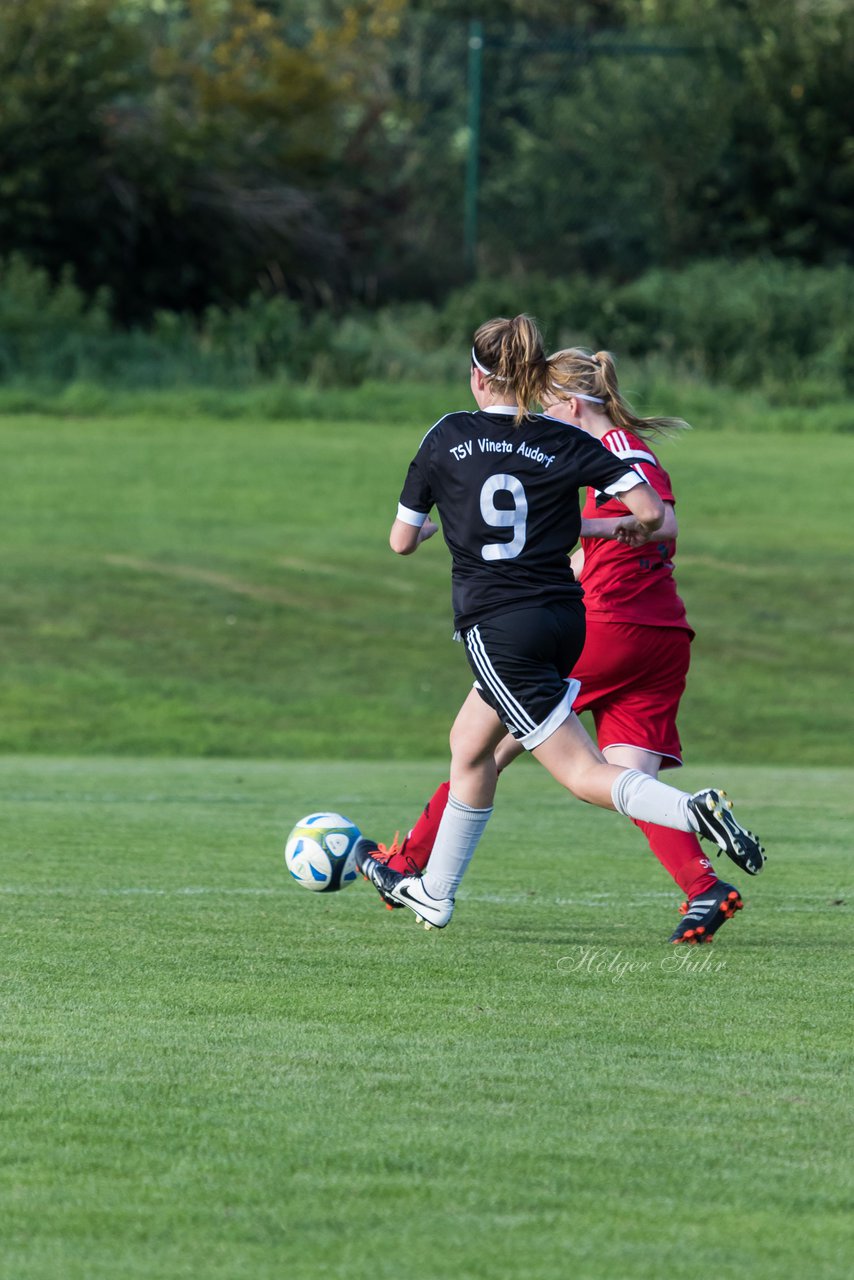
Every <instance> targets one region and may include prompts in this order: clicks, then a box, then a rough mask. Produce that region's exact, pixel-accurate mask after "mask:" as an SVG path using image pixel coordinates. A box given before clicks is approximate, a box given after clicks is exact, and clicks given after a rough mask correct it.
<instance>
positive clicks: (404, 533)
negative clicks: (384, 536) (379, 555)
mask: <svg viewBox="0 0 854 1280" xmlns="http://www.w3.org/2000/svg"><path fill="white" fill-rule="evenodd" d="M438 528H439V526H438V525H437V524H436V522H435V521H434V520H431V519H430V518H429V516H428V518H427V519H426V520H425V521H424V523H423V524H421V525H415V524H407V522H406V521H405V520H401V519H400V518H399V517H398V518H397V519H395V522H394V524H393V525H392V526H391V533H390V534H389V536H388V542H389V546H390V547H391V549H392V551H395V552H397V554H398V555H399V556H411V555H412V553H413V551H415V550H416V549H417V548H418V547H419V546H420V545H421V543H422V542H426V541H427V539H428V538H432V537H433V534H434V533H436V532H437V530H438Z"/></svg>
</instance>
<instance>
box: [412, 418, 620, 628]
mask: <svg viewBox="0 0 854 1280" xmlns="http://www.w3.org/2000/svg"><path fill="white" fill-rule="evenodd" d="M514 414H515V409H512V408H509V407H507V406H500V405H497V406H490V408H489V409H488V410H478V411H476V412H474V413H465V412H461V413H450V414H448V415H447V416H446V417H444V418H441V419H440V420H439V422H437V423H436V425H435V426H434V427H433V428H432V429H431V430H430V431H428V433H427V435H426V436H425V437H424V439H423V440H422V441H421V446H420V448H419V450H418V452H417V454H416V455H415V457H414V458H413V460H412V462H411V463H410V466H409V471H408V473H407V476H406V481H405V483H404V486H403V491H402V493H401V495H400V506H399V507H398V518H399V519H401V520H403V521H405V522H406V523H408V524H413V525H420V524H422V523H423V521H424V519H425V518H426V516H427V515H428V514H429V512H430V510H431V508H432V507H433V506H435V507H437V509H438V512H439V518H440V519H441V522H442V532H443V534H444V537H445V542H446V543H447V544H448V549H449V551H450V553H451V557H452V560H453V570H452V599H453V607H454V622H455V625H456V626H457V627H458V628H459V629H460V630H463V629H465V628H466V627H470V626H473V625H474V624H475V623H477V622H481V621H483V620H484V619H486V618H489V617H493V616H495V615H496V614H499V613H504V612H506V611H508V610H510V609H514V608H520V607H524V606H526V605H528V604H533V603H538V602H545V601H548V600H555V599H563V598H566V597H567V596H573V595H576V596H578V595H581V594H582V592H581V588H580V586H579V585H578V583H577V582H576V580H575V577H574V575H573V572H572V569H571V568H570V564H569V560H568V558H567V557H568V555H569V552H570V551H572V549H573V547H574V546H575V544H576V543H577V541H578V536H579V532H580V529H581V514H580V509H579V500H578V491H579V489H584V488H585V487H586V486H587V485H593V486H594V487H595V488H597V489H599V490H600V491H602V492H605V493H613V494H617V493H624V492H625V491H626V490H628V489H631V488H633V487H634V486H635V485H637V484H640V483H642V478H641V477H640V476H639V475H638V473H637V472H636V471H633V470H631V469H630V468H629V467H628V466H627V464H626V463H625V462H623V461H621V460H620V459H619V458H616V457H615V456H614V454H613V453H611V452H609V450H608V449H606V448H605V447H604V446H603V445H602V444H600V443H599V441H598V440H595V439H593V437H592V436H589V435H587V433H586V432H584V431H581V430H580V429H579V428H578V427H571V426H567V425H566V423H563V422H559V421H558V420H557V419H556V418H549V417H547V416H546V415H543V414H535V415H532V416H531V417H528V418H525V419H524V420H523V421H522V423H521V424H520V425H519V426H516V424H515V422H514Z"/></svg>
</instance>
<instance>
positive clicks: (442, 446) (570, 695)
mask: <svg viewBox="0 0 854 1280" xmlns="http://www.w3.org/2000/svg"><path fill="white" fill-rule="evenodd" d="M550 385H551V375H550V363H549V360H548V359H547V357H546V355H545V352H544V349H543V343H542V339H541V337H540V334H539V331H538V329H537V327H536V325H535V324H534V322H533V321H532V320H531V319H530V318H529V317H527V316H524V315H520V316H516V317H515V319H512V320H507V319H496V320H490V321H488V322H487V323H486V324H483V325H481V326H480V328H479V329H478V330H477V332H476V333H475V335H474V345H473V347H472V367H471V390H472V394H473V396H474V399H475V401H476V403H477V406H478V407H477V410H476V411H474V412H459V413H451V414H447V415H446V416H445V417H444V418H442V419H440V421H439V422H437V423H436V425H435V426H434V427H433V428H432V429H431V430H430V431H429V432H428V433H427V435H426V436H425V437H424V439H423V440H422V442H421V445H420V447H419V449H418V452H417V454H416V456H415V458H414V459H413V461H412V463H411V464H410V467H409V472H408V474H407V477H406V481H405V483H404V486H403V491H402V493H401V496H400V503H399V505H398V512H397V518H396V519H395V521H394V524H393V525H392V529H391V534H390V539H389V541H390V543H391V547H392V550H394V551H396V552H397V553H398V554H399V555H409V554H411V553H412V552H413V551H415V550H416V549H417V547H418V546H419V545H420V544H421V543H422V542H423V541H425V540H426V539H427V538H429V537H431V536H432V535H433V534H434V533H435V532H436V529H437V526H436V525H435V524H434V523H433V522H432V521H431V520H430V519H429V513H430V511H431V509H432V508H433V507H434V506H435V507H436V508H437V509H438V512H439V517H440V519H441V522H442V532H443V535H444V538H445V541H446V543H447V545H448V549H449V550H450V553H451V558H452V565H453V567H452V584H453V590H452V598H453V607H454V622H455V625H456V627H457V631H458V634H459V637H460V639H461V640H462V641H463V643H464V645H465V649H466V656H467V658H468V661H469V665H470V666H471V668H472V671H473V672H474V675H475V685H474V688H473V689H472V691H471V693H470V694H469V696H468V697H467V698H466V701H465V702H464V703H463V706H462V708H461V709H460V712H459V714H458V715H457V718H456V720H455V722H454V725H453V728H452V730H451V775H450V778H451V781H450V794H449V798H448V804H447V807H446V809H445V813H444V814H443V816H442V821H441V824H440V826H439V830H438V832H437V836H436V841H435V844H434V846H433V851H432V854H431V856H430V861H429V864H428V866H427V868H426V870H425V872H424V875H423V876H419V875H406V874H403V873H401V872H397V871H393V870H391V869H390V868H388V867H386V866H385V865H384V864H383V863H382V862H381V861H379V860H378V859H376V858H374V857H372V854H373V853H375V852H376V850H377V845H376V843H375V842H374V841H372V840H369V839H367V838H366V837H362V839H361V840H360V841H359V842H358V845H357V854H356V864H357V866H358V867H359V869H360V871H361V872H362V873H363V875H365V877H366V878H367V879H368V880H370V881H371V883H372V884H373V885H374V887H375V888H376V889H377V890H378V891H379V893H380V894H381V896H382V897H383V898H384V899H385V900H386V901H387V902H389V903H394V904H396V905H400V906H405V907H409V908H410V909H411V910H412V911H413V912H414V913H415V915H416V916H417V917H418V919H419V920H421V921H422V922H423V923H425V924H426V925H428V926H434V927H436V928H443V927H444V926H445V925H446V924H447V923H448V921H449V920H450V918H451V915H452V913H453V909H454V896H455V894H456V890H457V888H458V887H459V884H460V882H461V880H462V878H463V875H464V873H465V870H466V867H467V866H468V864H469V862H470V861H471V858H472V855H473V854H474V851H475V848H476V847H477V844H478V841H479V840H480V837H481V835H482V834H483V831H484V829H485V827H486V823H487V821H488V820H489V817H490V814H491V813H492V801H493V797H494V794H495V786H496V780H497V770H496V765H495V748H496V746H497V745H498V743H499V742H500V741H501V739H502V738H503V737H504V736H505V734H506V733H507V732H508V731H509V732H510V733H511V734H512V735H513V736H514V737H515V738H516V739H517V740H518V741H519V742H521V743H522V745H523V746H524V747H525V748H526V749H527V750H528V751H530V752H531V753H532V755H534V756H535V758H536V759H537V760H538V761H539V762H540V763H541V764H542V765H544V766H545V768H546V769H548V771H549V772H550V773H551V774H552V776H553V777H554V778H556V779H557V781H558V782H560V783H562V784H563V786H565V787H566V788H567V789H568V790H569V791H571V792H572V793H573V794H574V795H576V796H577V797H578V798H579V799H581V800H586V801H587V802H588V803H591V804H596V805H599V806H601V807H602V808H605V809H616V810H617V812H618V813H622V814H625V815H626V816H628V817H630V818H635V819H639V820H641V821H645V822H654V823H660V824H661V825H662V826H667V827H673V828H676V829H677V830H681V831H695V832H697V833H698V834H699V835H700V836H702V837H704V838H706V839H708V840H713V841H714V842H715V843H717V844H718V845H719V846H720V847H721V848H722V849H723V850H724V851H725V852H727V853H728V854H729V856H730V857H732V858H734V859H735V860H736V861H738V860H739V859H747V858H753V859H755V860H759V861H761V858H762V849H761V846H760V845H759V844H758V841H757V840H756V838H755V837H754V836H753V835H752V834H751V833H750V832H749V831H746V830H745V829H744V828H743V827H742V826H741V825H740V824H739V823H738V822H736V820H735V818H734V817H733V816H732V814H731V812H730V811H729V808H730V806H729V804H728V802H727V801H726V800H725V798H724V796H723V794H722V793H721V792H720V791H718V790H716V789H713V788H708V789H706V790H703V791H700V792H697V793H696V794H695V795H693V796H690V795H688V794H687V793H686V792H683V791H679V790H677V789H676V788H674V787H670V786H667V785H665V784H664V783H662V782H659V781H658V780H657V779H656V778H653V777H651V776H650V775H649V774H645V773H642V772H640V771H639V770H637V769H624V768H620V767H618V766H616V765H610V764H608V763H607V762H606V760H605V758H604V756H603V755H602V754H601V752H600V751H599V750H598V749H597V747H596V746H595V745H594V744H593V742H592V741H591V739H590V738H589V736H588V734H587V733H586V731H585V730H584V729H583V727H582V726H581V724H580V722H579V720H578V717H577V716H576V715H575V714H574V712H573V710H572V703H573V700H574V698H575V696H576V694H577V693H578V687H579V686H578V682H577V681H574V680H572V679H571V678H570V679H567V677H566V673H567V672H571V671H572V668H573V665H574V664H575V662H576V661H577V659H578V657H579V655H580V653H581V650H582V647H583V645H584V605H583V602H582V593H581V589H580V587H579V585H578V583H577V582H576V580H575V577H574V575H573V572H572V569H571V567H570V563H569V559H568V557H569V553H570V552H571V551H572V549H573V547H574V546H575V544H576V543H577V541H578V536H579V531H580V527H581V515H580V507H579V497H578V494H579V490H580V489H584V488H586V487H587V486H588V485H592V486H594V487H595V488H596V489H598V490H599V491H601V492H603V493H606V494H610V495H617V494H618V495H619V497H620V500H621V502H622V503H623V504H624V505H625V506H626V507H628V509H629V510H630V511H631V512H632V514H633V515H634V516H635V519H636V520H637V522H638V525H639V526H640V535H639V536H641V537H642V538H644V539H646V538H648V537H650V536H651V535H652V534H653V533H654V532H655V530H656V529H657V528H658V527H659V526H660V525H661V523H662V520H663V519H664V506H663V504H662V502H661V499H660V498H659V497H658V495H657V494H656V493H655V491H654V490H653V489H652V488H651V487H650V486H649V485H647V484H646V483H645V482H644V480H643V479H642V477H641V476H640V475H639V473H638V472H637V471H635V470H633V469H632V468H631V467H630V466H628V465H627V464H626V463H625V462H623V461H621V459H619V458H617V457H615V455H614V454H613V453H611V452H609V451H608V450H607V449H606V448H605V447H604V446H603V445H602V444H601V443H600V442H599V441H598V440H595V439H593V438H592V437H591V436H589V435H587V434H586V433H585V432H583V431H581V430H579V429H578V428H575V427H572V426H568V425H566V424H565V423H563V422H560V421H558V420H556V419H554V418H549V417H548V416H546V415H542V414H536V413H533V412H532V411H531V410H532V406H533V405H535V404H537V403H541V402H542V400H543V399H544V398H545V399H548V398H549V396H548V392H549V388H550Z"/></svg>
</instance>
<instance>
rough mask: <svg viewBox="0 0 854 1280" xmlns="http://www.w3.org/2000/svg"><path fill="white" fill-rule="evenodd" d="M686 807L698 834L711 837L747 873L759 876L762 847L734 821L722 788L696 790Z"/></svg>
mask: <svg viewBox="0 0 854 1280" xmlns="http://www.w3.org/2000/svg"><path fill="white" fill-rule="evenodd" d="M688 807H689V808H690V810H691V812H692V813H693V815H694V817H695V818H696V820H697V826H698V828H699V830H698V835H701V836H702V837H703V839H704V840H712V841H713V842H714V843H715V844H716V845H717V846H718V847H719V848H720V849H723V851H724V853H725V854H726V855H727V857H728V858H732V860H733V862H734V863H735V865H736V866H737V867H740V868H741V870H742V871H745V872H746V873H747V875H749V876H758V875H759V872H760V871H761V870H762V868H763V867H764V866H765V850H764V849H763V848H762V845H761V844H760V843H759V841H758V840H757V839H756V836H755V835H754V834H753V832H752V831H748V830H747V828H746V827H743V826H742V825H741V823H740V822H736V820H735V818H734V817H733V816H732V813H731V810H732V801H731V800H730V799H728V797H727V793H726V792H725V791H718V790H716V789H715V788H714V787H709V788H707V789H706V790H705V791H697V792H696V793H695V794H694V795H693V796H691V797H690V798H689V800H688Z"/></svg>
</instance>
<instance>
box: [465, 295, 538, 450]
mask: <svg viewBox="0 0 854 1280" xmlns="http://www.w3.org/2000/svg"><path fill="white" fill-rule="evenodd" d="M472 360H473V361H474V363H475V365H476V366H477V368H479V369H480V370H481V372H482V373H483V374H484V375H485V376H486V377H487V378H488V379H489V381H490V383H494V384H495V387H496V390H497V389H499V388H500V389H501V391H505V390H506V391H508V392H509V393H510V394H511V395H512V397H513V398H514V399H515V401H516V405H517V409H516V425H517V426H518V424H519V423H520V422H521V421H522V420H523V418H525V417H526V416H528V415H529V414H530V413H533V412H534V408H535V406H536V405H537V404H539V403H540V402H541V401H542V399H543V395H544V393H545V392H546V391H547V390H548V385H549V377H550V370H549V361H548V359H547V358H546V353H545V349H544V347H543V337H542V334H541V333H540V330H539V329H538V327H537V324H536V321H534V320H532V319H531V317H530V316H526V315H518V316H514V317H513V319H512V320H508V319H506V318H505V317H503V316H499V317H497V318H496V319H494V320H487V321H486V323H485V324H482V325H481V326H480V328H479V329H477V331H476V332H475V335H474V343H473V345H472Z"/></svg>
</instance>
